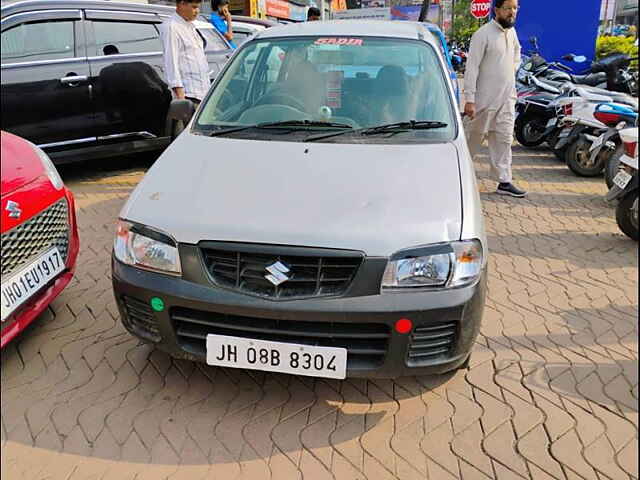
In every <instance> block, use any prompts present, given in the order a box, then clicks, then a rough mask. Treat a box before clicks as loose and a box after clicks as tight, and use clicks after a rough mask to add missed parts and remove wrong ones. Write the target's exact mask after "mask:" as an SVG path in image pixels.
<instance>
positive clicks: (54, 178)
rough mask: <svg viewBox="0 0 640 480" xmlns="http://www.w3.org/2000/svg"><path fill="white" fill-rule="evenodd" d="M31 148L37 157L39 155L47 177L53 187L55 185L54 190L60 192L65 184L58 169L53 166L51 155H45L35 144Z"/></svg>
mask: <svg viewBox="0 0 640 480" xmlns="http://www.w3.org/2000/svg"><path fill="white" fill-rule="evenodd" d="M31 146H32V147H33V150H34V151H35V152H36V155H38V158H39V159H40V163H42V168H44V171H45V172H46V173H47V177H49V181H50V182H51V185H53V188H55V189H56V190H60V189H61V188H62V187H64V182H63V181H62V178H60V174H59V173H58V170H56V167H54V166H53V162H51V159H50V158H49V155H47V154H46V153H44V152H43V151H42V150H41V149H40V148H38V147H36V146H35V145H34V144H33V143H32V144H31Z"/></svg>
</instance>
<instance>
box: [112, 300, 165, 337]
mask: <svg viewBox="0 0 640 480" xmlns="http://www.w3.org/2000/svg"><path fill="white" fill-rule="evenodd" d="M122 303H123V304H124V308H125V310H126V313H127V317H126V321H127V323H128V326H129V327H130V328H131V329H132V330H133V331H134V332H135V333H136V334H137V335H140V336H141V337H142V338H146V339H147V340H151V341H152V342H159V341H160V340H161V338H162V337H161V336H160V331H159V330H158V325H157V323H156V321H155V319H154V318H153V311H152V310H151V307H150V306H149V305H147V303H145V302H143V301H141V300H137V299H135V298H131V297H127V296H125V297H122Z"/></svg>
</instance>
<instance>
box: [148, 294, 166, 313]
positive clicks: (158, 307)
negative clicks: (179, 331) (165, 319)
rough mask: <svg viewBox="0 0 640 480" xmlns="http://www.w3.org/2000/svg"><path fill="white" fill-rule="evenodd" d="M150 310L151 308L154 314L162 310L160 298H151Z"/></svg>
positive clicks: (162, 304) (162, 303)
mask: <svg viewBox="0 0 640 480" xmlns="http://www.w3.org/2000/svg"><path fill="white" fill-rule="evenodd" d="M151 308H153V309H154V310H155V311H156V312H162V311H163V310H164V302H163V301H162V299H161V298H158V297H153V298H152V299H151Z"/></svg>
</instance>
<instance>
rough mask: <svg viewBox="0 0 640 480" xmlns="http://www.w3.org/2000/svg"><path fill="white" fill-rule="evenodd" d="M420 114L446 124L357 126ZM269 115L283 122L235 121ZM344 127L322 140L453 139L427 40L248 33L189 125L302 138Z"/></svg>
mask: <svg viewBox="0 0 640 480" xmlns="http://www.w3.org/2000/svg"><path fill="white" fill-rule="evenodd" d="M421 121H429V122H440V123H442V124H446V125H444V126H440V127H439V128H432V129H412V128H408V129H405V130H403V131H402V133H401V134H398V132H397V131H396V132H393V133H391V132H390V133H389V135H386V136H385V135H382V136H380V135H376V136H371V135H369V136H363V135H360V134H359V133H358V132H361V131H362V129H365V128H369V127H377V126H381V125H388V124H391V123H397V122H421ZM274 122H288V123H286V124H285V125H282V126H281V128H280V129H279V128H269V129H264V128H246V129H240V128H238V127H243V126H248V127H251V126H260V125H265V124H270V123H274ZM340 125H341V126H340ZM349 127H351V128H349ZM341 128H342V129H345V132H344V134H342V135H331V136H328V137H327V139H326V141H342V142H349V141H355V142H357V143H362V142H378V141H384V139H387V140H388V141H394V142H397V141H403V142H404V141H409V142H412V141H418V142H424V141H447V140H451V139H452V138H453V134H454V128H455V121H454V115H453V107H452V101H451V96H450V93H449V91H448V88H447V83H446V80H445V76H444V73H443V71H442V67H441V64H440V62H439V60H438V57H437V54H436V51H435V50H434V48H432V47H431V45H429V44H428V43H426V42H424V41H416V40H403V39H393V38H367V37H357V38H350V37H304V38H299V37H297V38H294V39H291V38H289V39H284V38H274V39H264V40H258V39H256V40H253V41H250V42H248V43H247V44H245V46H244V47H242V48H241V49H240V51H239V52H238V54H237V55H236V56H235V57H234V58H233V60H232V63H231V64H230V65H229V67H228V68H227V69H226V71H225V72H224V74H223V75H222V77H221V78H220V79H219V81H218V83H217V84H216V86H215V87H214V89H213V91H212V92H210V94H209V95H208V97H207V98H206V99H205V102H204V105H203V108H201V109H200V113H199V115H198V117H197V119H196V122H195V125H194V133H200V134H211V133H213V132H217V133H216V134H217V135H220V134H222V135H226V134H227V133H226V132H223V129H227V130H228V131H229V132H228V135H230V136H242V138H259V139H265V138H269V137H277V138H278V139H279V140H287V141H303V140H304V138H305V135H309V134H313V135H315V136H318V131H320V132H322V131H327V130H328V131H334V130H336V129H338V130H339V129H341ZM281 129H286V132H285V133H292V134H291V135H283V132H282V130H281ZM309 130H313V131H312V132H309ZM346 130H349V131H346ZM380 137H382V140H381V138H380ZM399 139H400V140H399ZM323 141H324V140H323Z"/></svg>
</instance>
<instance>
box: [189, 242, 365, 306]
mask: <svg viewBox="0 0 640 480" xmlns="http://www.w3.org/2000/svg"><path fill="white" fill-rule="evenodd" d="M292 249H295V247H292ZM201 250H202V254H203V257H204V262H205V265H206V268H207V271H208V272H209V275H210V276H211V278H212V280H213V281H214V282H215V283H216V284H217V285H218V286H221V287H226V288H229V289H233V290H237V291H240V292H242V293H247V294H250V295H255V296H259V297H264V298H270V299H274V300H291V299H298V298H309V297H323V296H336V295H342V294H343V293H344V292H345V291H346V290H347V288H348V287H349V285H350V284H351V281H352V280H353V277H354V276H355V274H356V271H357V270H358V267H359V266H360V264H361V263H362V255H361V254H359V253H357V252H353V254H352V255H351V256H345V255H344V254H340V255H338V254H336V255H335V256H333V255H331V254H328V255H324V256H313V255H304V254H301V255H298V254H294V255H286V256H285V255H278V254H270V253H269V251H268V250H269V248H268V247H265V250H264V252H259V253H253V252H246V251H237V250H236V251H234V250H224V249H213V248H202V249H201ZM301 250H302V251H303V250H304V249H301ZM276 262H281V263H282V264H283V265H284V266H286V267H287V268H288V269H289V271H288V272H287V276H288V277H289V279H288V280H286V281H285V282H283V283H281V284H280V285H278V286H276V285H274V284H273V283H271V282H270V281H269V280H267V279H266V278H265V276H266V275H268V274H269V272H267V270H266V269H267V268H268V267H269V266H271V265H273V264H274V263H276Z"/></svg>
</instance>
